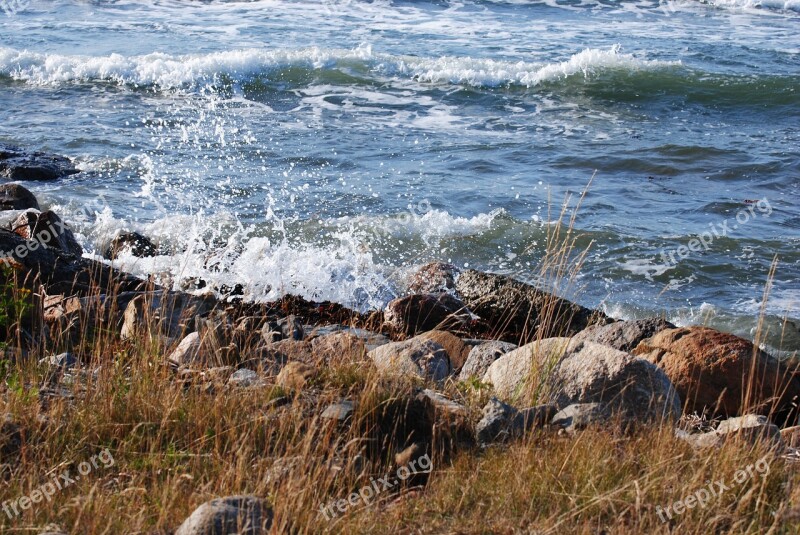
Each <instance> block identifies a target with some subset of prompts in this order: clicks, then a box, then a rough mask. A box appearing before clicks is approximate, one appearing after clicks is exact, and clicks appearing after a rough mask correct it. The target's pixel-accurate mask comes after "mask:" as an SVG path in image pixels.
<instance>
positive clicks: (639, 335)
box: [573, 318, 675, 353]
mask: <svg viewBox="0 0 800 535" xmlns="http://www.w3.org/2000/svg"><path fill="white" fill-rule="evenodd" d="M674 328H675V326H674V325H673V324H671V323H670V322H668V321H667V320H665V319H663V318H647V319H642V320H631V321H617V322H614V323H610V324H608V325H592V326H591V327H587V328H586V329H584V330H582V331H581V332H579V333H578V334H576V335H575V336H574V337H573V339H574V340H580V341H583V342H596V343H598V344H602V345H605V346H609V347H613V348H614V349H618V350H620V351H625V352H626V353H630V352H631V351H632V350H634V349H636V346H638V345H639V343H640V342H641V341H642V340H645V339H647V338H650V337H652V336H655V335H656V334H658V333H660V332H661V331H664V330H666V329H674Z"/></svg>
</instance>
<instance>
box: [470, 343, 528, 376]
mask: <svg viewBox="0 0 800 535" xmlns="http://www.w3.org/2000/svg"><path fill="white" fill-rule="evenodd" d="M515 349H517V345H516V344H512V343H510V342H501V341H499V340H492V341H490V342H485V343H482V344H480V345H476V346H474V347H473V348H472V349H471V350H470V352H469V354H468V355H467V361H466V362H465V363H464V366H463V367H462V368H461V373H460V374H459V376H458V379H459V380H460V381H466V380H468V379H469V378H470V377H473V376H475V377H479V378H482V377H483V376H484V374H486V370H488V369H489V366H491V364H492V363H493V362H494V361H496V360H497V359H499V358H500V357H502V356H503V355H505V354H506V353H508V352H509V351H513V350H515Z"/></svg>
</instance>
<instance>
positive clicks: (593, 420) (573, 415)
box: [551, 403, 611, 433]
mask: <svg viewBox="0 0 800 535" xmlns="http://www.w3.org/2000/svg"><path fill="white" fill-rule="evenodd" d="M610 418H611V411H610V410H609V409H608V407H607V406H605V405H604V404H602V403H575V404H572V405H568V406H566V407H564V408H563V409H562V410H560V411H558V413H556V415H555V416H553V421H552V422H551V424H552V425H553V426H555V427H559V428H561V429H563V430H564V431H566V432H567V433H574V432H576V431H579V430H581V429H586V428H587V427H590V426H593V425H603V424H605V423H606V422H608V420H609V419H610Z"/></svg>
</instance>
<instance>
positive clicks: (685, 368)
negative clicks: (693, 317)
mask: <svg viewBox="0 0 800 535" xmlns="http://www.w3.org/2000/svg"><path fill="white" fill-rule="evenodd" d="M633 353H634V354H635V355H638V356H640V357H642V358H644V359H647V360H648V361H650V362H652V363H654V364H656V365H657V366H658V367H659V368H661V369H662V370H664V372H665V373H666V374H667V376H669V378H670V380H671V381H672V383H673V384H674V385H675V388H676V389H677V390H678V393H680V395H681V399H683V400H684V402H685V403H686V406H685V409H686V411H687V412H698V413H704V412H707V413H710V414H714V415H722V416H737V415H740V414H742V413H743V412H758V413H761V414H770V415H775V416H776V418H777V420H778V421H783V420H785V419H786V418H788V417H789V416H790V415H796V408H795V405H794V404H795V403H796V402H797V400H798V399H800V380H799V379H798V378H797V377H796V376H795V375H794V374H793V373H792V371H791V370H789V369H787V368H786V367H785V366H784V365H782V364H781V363H779V362H778V361H777V360H775V359H774V358H772V357H771V356H770V355H768V354H767V353H765V352H764V351H761V350H760V349H758V348H755V347H754V346H753V344H752V343H751V342H749V341H747V340H744V339H742V338H739V337H738V336H734V335H732V334H727V333H723V332H720V331H716V330H714V329H709V328H707V327H699V326H695V327H684V328H680V329H668V330H665V331H662V332H660V333H658V334H657V335H655V336H654V337H652V338H649V339H648V340H645V341H644V342H642V343H641V344H639V346H638V347H637V348H636V349H635V350H634V352H633Z"/></svg>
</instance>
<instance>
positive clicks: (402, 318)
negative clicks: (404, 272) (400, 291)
mask: <svg viewBox="0 0 800 535" xmlns="http://www.w3.org/2000/svg"><path fill="white" fill-rule="evenodd" d="M462 308H463V305H462V303H460V302H459V301H458V300H457V299H456V298H455V297H453V296H451V295H449V294H439V295H429V294H414V295H408V296H406V297H399V298H397V299H394V300H392V301H390V302H389V303H388V304H387V305H386V310H385V311H384V321H385V322H386V323H387V324H388V325H389V326H390V327H392V328H393V329H395V330H397V331H400V332H403V333H405V334H408V335H414V334H416V333H418V332H425V331H431V330H434V329H442V328H447V327H453V326H457V325H461V324H462V323H463V319H462V318H459V317H458V316H457V313H458V312H459V311H460V309H462Z"/></svg>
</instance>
